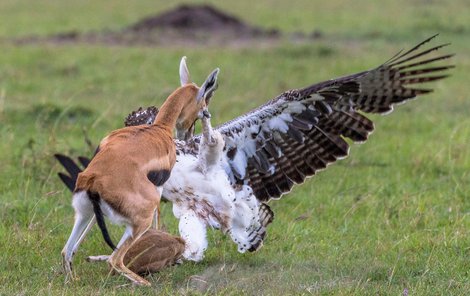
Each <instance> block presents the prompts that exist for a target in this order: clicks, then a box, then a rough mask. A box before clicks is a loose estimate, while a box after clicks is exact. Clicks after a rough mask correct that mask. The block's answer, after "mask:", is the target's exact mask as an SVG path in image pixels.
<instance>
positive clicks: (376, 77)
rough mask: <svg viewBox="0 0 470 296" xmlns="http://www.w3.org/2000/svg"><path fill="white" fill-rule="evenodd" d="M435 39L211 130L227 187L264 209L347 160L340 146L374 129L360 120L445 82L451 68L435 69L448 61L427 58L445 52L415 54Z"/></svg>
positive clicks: (345, 150)
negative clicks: (219, 145)
mask: <svg viewBox="0 0 470 296" xmlns="http://www.w3.org/2000/svg"><path fill="white" fill-rule="evenodd" d="M434 37H435V36H433V37H431V38H429V39H427V40H425V41H423V42H421V43H420V44H418V45H416V46H415V47H413V48H412V49H410V50H408V51H406V52H404V53H401V52H400V53H398V54H397V55H396V56H394V57H393V58H392V59H390V60H389V61H388V62H386V63H384V64H382V65H381V66H379V67H377V68H375V69H372V70H369V71H364V72H361V73H357V74H353V75H349V76H345V77H342V78H338V79H332V80H328V81H325V82H322V83H318V84H314V85H311V86H308V87H306V88H302V89H298V90H291V91H288V92H285V93H283V94H281V95H279V96H278V97H276V98H274V99H273V100H271V101H269V102H267V103H266V104H264V105H262V106H260V107H259V108H257V109H255V110H253V111H251V112H249V113H247V114H245V115H242V116H240V117H238V118H236V119H234V120H231V121H229V122H227V123H225V124H223V125H221V126H219V127H217V128H216V129H217V130H218V131H219V132H220V133H222V135H223V136H224V138H225V142H226V145H225V148H224V153H225V160H226V163H225V170H226V172H227V173H228V174H229V176H230V178H231V181H232V182H234V183H238V184H247V185H250V187H251V188H252V189H253V191H254V194H255V195H256V197H257V198H258V199H259V200H260V201H263V202H265V201H268V200H270V199H272V198H279V197H280V196H281V195H282V194H284V193H287V192H289V191H290V190H291V188H292V187H293V185H294V184H299V183H302V182H304V181H305V178H307V177H310V176H313V175H314V174H315V173H316V172H317V171H319V170H321V169H324V168H326V166H327V165H328V164H330V163H332V162H335V161H336V160H337V159H341V158H344V157H346V156H347V155H348V152H349V145H348V143H347V142H346V141H345V138H349V139H351V140H352V141H354V142H363V141H365V140H367V138H368V135H369V134H370V133H371V132H372V131H373V129H374V124H373V122H372V121H371V120H369V119H368V118H367V117H365V116H364V115H363V113H379V114H386V113H389V112H391V111H392V110H393V106H394V105H395V104H399V103H403V102H405V101H407V100H409V99H412V98H414V97H416V96H417V95H421V94H426V93H429V92H431V91H432V89H425V88H414V87H413V86H414V85H415V84H420V83H424V82H431V81H434V80H439V79H442V78H444V77H447V75H445V74H444V73H443V72H444V71H445V70H448V69H450V68H452V67H453V66H450V65H443V66H436V65H434V63H435V62H438V61H441V60H444V59H447V58H449V57H451V56H452V55H441V56H434V57H430V56H429V54H430V53H431V52H433V51H436V50H438V49H439V48H441V47H444V46H446V45H447V44H444V45H439V46H435V47H431V48H428V49H423V50H420V48H421V47H422V46H423V45H424V44H425V43H427V42H429V41H430V40H431V39H432V38H434Z"/></svg>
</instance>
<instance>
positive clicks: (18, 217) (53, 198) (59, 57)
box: [0, 0, 470, 295]
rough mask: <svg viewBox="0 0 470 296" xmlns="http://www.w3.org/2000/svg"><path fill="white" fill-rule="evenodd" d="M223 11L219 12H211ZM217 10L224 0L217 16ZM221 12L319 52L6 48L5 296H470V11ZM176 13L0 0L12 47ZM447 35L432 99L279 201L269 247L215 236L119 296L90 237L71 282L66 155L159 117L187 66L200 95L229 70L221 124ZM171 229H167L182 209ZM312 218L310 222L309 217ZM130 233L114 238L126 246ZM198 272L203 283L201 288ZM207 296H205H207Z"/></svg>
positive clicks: (390, 120)
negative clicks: (444, 69) (252, 250)
mask: <svg viewBox="0 0 470 296" xmlns="http://www.w3.org/2000/svg"><path fill="white" fill-rule="evenodd" d="M209 2H213V3H215V2H216V1H209ZM217 3H219V2H217ZM328 3H329V4H326V3H313V1H307V0H302V1H294V2H287V1H268V0H265V1H237V2H236V3H235V2H234V1H226V2H222V3H220V4H219V7H222V8H224V9H226V10H228V11H230V12H232V13H234V14H237V15H241V16H244V18H245V19H246V20H247V21H248V22H250V23H252V24H256V25H260V26H267V27H278V28H280V29H282V30H284V31H290V32H292V31H297V30H300V31H304V32H309V31H311V30H313V29H318V30H320V31H322V32H323V33H324V34H325V38H323V39H319V40H317V41H315V42H312V43H309V44H291V43H290V42H288V41H285V42H283V43H281V44H279V45H275V46H270V47H267V48H263V49H259V48H253V49H252V48H249V47H245V48H237V49H231V48H205V47H194V48H151V47H140V46H135V47H105V46H97V45H67V46H56V45H45V44H42V45H27V46H15V45H12V44H11V43H8V42H5V41H4V42H2V43H0V217H1V218H0V219H1V222H0V295H16V294H19V295H44V294H53V295H56V294H65V295H90V294H93V295H95V294H102V295H112V294H118V295H121V294H122V295H128V294H130V293H133V294H137V295H140V294H143V295H147V294H149V295H150V294H152V295H153V294H156V293H163V294H175V293H181V294H198V293H201V292H198V289H200V290H202V291H207V293H208V294H224V295H225V294H235V295H239V294H252V295H253V294H265V295H276V294H279V295H280V294H307V295H308V294H320V295H330V294H334V295H377V294H379V295H402V294H403V293H404V290H405V289H407V290H408V291H409V295H449V294H450V295H468V294H469V293H470V259H469V258H470V198H469V197H470V196H469V195H470V116H469V115H470V100H469V99H468V94H469V93H470V86H468V85H469V84H468V73H469V71H470V54H469V52H470V35H469V34H468V33H469V31H468V30H469V29H468V23H467V21H466V18H467V17H468V13H467V12H468V9H469V8H470V7H469V4H468V3H467V1H418V0H416V1H382V2H381V3H380V4H376V2H374V1H356V2H355V4H354V5H353V6H351V5H350V4H347V3H344V1H340V0H335V1H328ZM172 6H174V4H170V3H169V2H168V1H150V0H148V1H139V2H138V3H132V4H130V3H129V2H128V1H122V0H119V1H113V2H112V4H109V2H104V1H99V2H96V1H87V2H84V1H80V2H78V1H67V2H65V1H58V0H47V1H40V2H37V1H31V0H29V1H27V0H24V1H13V0H4V1H1V2H0V19H1V20H2V26H0V39H5V38H10V37H20V36H25V35H28V34H40V35H45V34H49V33H55V32H61V31H66V30H80V31H89V30H98V29H101V28H113V29H116V28H121V27H124V26H126V25H128V24H129V23H131V22H134V21H136V20H138V19H139V18H141V17H143V16H146V15H148V14H149V13H153V12H158V11H163V10H165V9H168V8H170V7H172ZM434 33H441V36H440V37H439V40H438V42H452V46H451V47H450V48H448V49H446V50H447V51H451V52H455V53H457V56H456V57H455V58H453V59H452V62H453V63H455V64H456V65H457V68H456V69H455V70H453V73H452V74H453V76H452V77H451V78H449V79H446V80H443V81H440V82H438V83H436V84H435V85H434V86H435V89H436V90H435V92H434V93H433V94H431V95H429V96H425V97H422V98H420V99H419V100H416V101H413V102H410V103H409V104H406V105H404V106H399V107H397V108H396V109H397V110H396V112H394V113H393V114H391V115H389V116H386V117H381V116H373V119H374V121H375V122H376V132H375V133H374V134H373V135H372V136H371V138H370V140H369V141H368V142H367V143H366V144H363V145H355V146H353V147H352V149H351V156H350V157H349V158H348V159H347V160H344V161H341V162H339V163H337V164H335V165H333V166H331V167H330V168H329V169H328V170H326V171H325V172H322V173H321V174H319V175H318V176H316V177H315V178H313V179H311V180H309V181H308V182H306V184H304V185H302V186H299V187H297V188H296V189H295V190H294V191H293V192H292V193H291V194H289V195H287V196H285V197H284V198H283V199H282V200H280V201H275V202H272V203H271V206H272V208H273V209H274V211H275V213H276V219H275V222H274V223H273V224H272V226H270V228H269V234H268V238H267V241H266V244H265V246H264V247H263V248H262V249H261V250H260V251H259V252H258V253H256V254H239V253H237V252H236V247H235V245H234V244H233V243H232V242H231V241H230V240H229V239H228V238H227V237H225V236H223V235H221V233H219V232H217V231H211V232H210V233H209V239H210V248H209V250H208V252H207V255H206V258H205V260H204V261H203V262H202V263H198V264H193V263H185V264H184V265H182V266H178V267H172V268H169V269H166V270H164V271H163V272H161V273H159V274H155V275H153V276H152V277H151V279H150V280H151V282H152V284H153V287H152V288H131V287H128V286H126V287H121V285H123V284H127V281H126V280H125V279H123V278H121V277H116V276H107V271H108V269H107V267H106V265H104V264H89V263H87V262H85V260H84V257H85V256H86V255H90V254H99V253H106V252H108V249H107V248H106V246H105V244H104V243H103V242H102V239H101V237H100V234H99V232H98V231H97V230H96V229H94V230H93V231H92V233H91V235H90V236H89V237H88V238H87V240H86V241H85V242H84V244H83V245H82V247H81V248H80V250H79V251H78V253H77V255H76V257H75V261H74V263H75V265H74V267H75V271H76V272H77V274H78V276H79V280H78V281H75V282H73V283H71V284H68V285H64V276H63V274H62V273H61V264H60V262H61V257H60V251H61V249H62V247H63V245H64V243H65V241H66V239H67V237H68V235H69V233H70V229H71V226H72V221H73V210H72V208H71V206H70V197H71V195H70V194H69V192H67V191H66V190H65V188H64V186H62V184H61V182H60V181H59V180H58V178H57V177H56V173H57V172H58V171H59V170H60V167H59V166H58V165H57V164H56V162H55V161H54V160H53V158H52V154H53V153H55V152H58V151H59V152H63V153H69V154H74V155H78V154H82V153H88V154H90V153H91V149H92V147H89V146H88V145H87V144H86V142H85V141H84V138H85V135H84V130H85V131H86V136H87V137H88V138H90V139H91V140H92V141H93V142H94V143H97V142H98V141H99V139H100V138H102V137H103V136H104V135H105V134H107V133H108V132H109V131H111V130H113V129H115V128H118V127H121V125H122V122H123V117H124V116H125V115H126V114H127V113H128V112H129V111H130V110H132V109H135V108H136V107H138V106H148V105H151V104H157V105H160V104H161V103H162V101H163V99H164V98H165V97H166V96H167V95H168V94H169V93H170V92H171V91H172V90H173V89H174V88H175V87H176V86H177V85H178V74H177V65H178V62H179V59H180V57H181V56H182V55H187V56H188V65H189V68H190V71H191V73H192V76H193V77H194V78H195V80H196V82H199V83H200V82H202V80H203V79H204V78H205V77H206V75H207V74H208V73H209V71H210V70H212V69H213V68H214V67H216V66H218V67H220V68H221V75H220V85H219V90H218V91H217V94H216V97H215V98H214V99H213V101H212V105H211V112H212V114H213V122H214V123H222V122H224V121H226V120H229V119H231V118H233V117H235V116H237V115H239V114H241V113H242V112H245V111H248V110H250V109H251V108H254V107H256V106H258V105H260V104H261V103H263V102H265V101H266V100H267V99H270V98H272V97H274V96H276V95H277V94H279V93H280V92H282V91H284V90H286V89H289V88H295V87H302V86H305V85H308V84H310V83H312V82H316V81H321V80H325V79H329V78H332V77H335V76H339V75H344V74H348V73H353V72H356V71H360V70H364V69H367V68H370V67H374V66H376V65H378V64H380V63H381V62H383V61H385V60H386V59H387V58H388V57H390V56H391V55H393V54H394V53H395V52H396V51H397V50H398V49H401V48H404V47H410V46H412V45H414V44H415V43H416V42H418V41H420V40H422V39H424V38H425V37H428V36H430V35H432V34H434ZM163 207H164V209H163V211H164V212H163V219H164V223H165V224H166V225H167V227H168V229H169V230H170V231H171V232H172V233H176V232H177V226H176V221H175V219H174V218H173V216H172V213H171V208H170V206H169V205H164V206H163ZM299 217H300V218H299ZM121 231H122V229H120V228H118V227H113V228H112V233H113V236H114V237H118V236H119V233H120V232H121ZM197 276H200V277H203V278H204V279H205V281H206V282H207V283H205V284H204V283H202V282H201V281H200V280H198V279H199V278H198V277H197ZM202 293H204V292H202Z"/></svg>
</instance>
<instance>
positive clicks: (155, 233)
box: [87, 229, 185, 275]
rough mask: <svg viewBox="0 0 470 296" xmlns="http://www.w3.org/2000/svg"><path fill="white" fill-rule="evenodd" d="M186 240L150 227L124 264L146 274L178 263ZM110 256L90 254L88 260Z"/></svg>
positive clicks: (125, 257) (127, 256)
mask: <svg viewBox="0 0 470 296" xmlns="http://www.w3.org/2000/svg"><path fill="white" fill-rule="evenodd" d="M184 248H185V243H184V240H183V239H182V238H180V237H178V236H174V235H171V234H169V233H166V232H164V231H161V230H156V229H149V230H147V231H146V232H145V233H144V234H143V235H142V236H141V237H140V239H139V240H137V241H136V242H135V244H134V245H133V246H132V247H131V248H130V249H129V251H127V253H126V255H125V256H124V264H125V265H126V266H127V267H128V268H129V269H130V270H132V271H133V272H135V273H137V274H140V275H145V274H150V273H154V272H157V271H160V270H162V269H163V268H164V267H167V266H172V265H175V264H176V263H178V262H179V261H180V260H181V259H182V256H183V252H184ZM108 259H109V256H106V255H103V256H89V257H88V258H87V260H88V261H107V260H108Z"/></svg>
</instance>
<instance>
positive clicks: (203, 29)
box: [15, 5, 319, 46]
mask: <svg viewBox="0 0 470 296" xmlns="http://www.w3.org/2000/svg"><path fill="white" fill-rule="evenodd" d="M281 37H282V34H281V33H280V32H279V31H278V30H276V29H264V28H260V27H256V26H251V25H249V24H247V23H245V22H243V21H242V20H240V19H239V18H237V17H235V16H232V15H230V14H227V13H225V12H223V11H221V10H219V9H217V8H214V7H213V6H210V5H182V6H179V7H177V8H175V9H173V10H170V11H167V12H164V13H162V14H158V15H154V16H149V17H146V18H144V19H142V20H140V21H138V22H136V23H134V24H131V25H130V26H128V27H126V28H124V29H122V30H119V31H96V32H88V33H80V32H76V31H71V32H63V33H60V34H56V35H51V36H45V37H42V36H28V37H24V38H20V39H16V40H15V42H16V43H19V44H23V43H38V42H39V43H40V42H48V43H50V42H52V43H76V42H82V43H92V44H106V45H150V46H179V45H228V46H231V45H242V46H243V44H247V43H249V44H252V43H253V42H254V41H256V42H259V43H263V42H264V43H266V42H268V43H269V42H272V41H276V40H279V39H280V38H281ZM291 37H293V38H295V39H296V40H298V39H299V38H300V39H310V38H317V37H319V36H318V33H313V34H311V35H310V36H305V35H304V34H299V33H296V34H293V35H292V36H291Z"/></svg>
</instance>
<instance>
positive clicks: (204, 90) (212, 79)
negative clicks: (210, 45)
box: [197, 68, 220, 104]
mask: <svg viewBox="0 0 470 296" xmlns="http://www.w3.org/2000/svg"><path fill="white" fill-rule="evenodd" d="M219 71H220V70H219V68H216V69H215V70H214V71H212V73H211V74H210V75H209V76H208V77H207V79H206V81H204V83H203V84H202V86H201V88H200V89H199V92H198V94H197V101H198V102H199V101H200V100H202V99H205V100H206V104H208V103H209V101H210V98H211V97H212V95H213V94H214V91H215V90H216V89H217V75H219Z"/></svg>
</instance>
